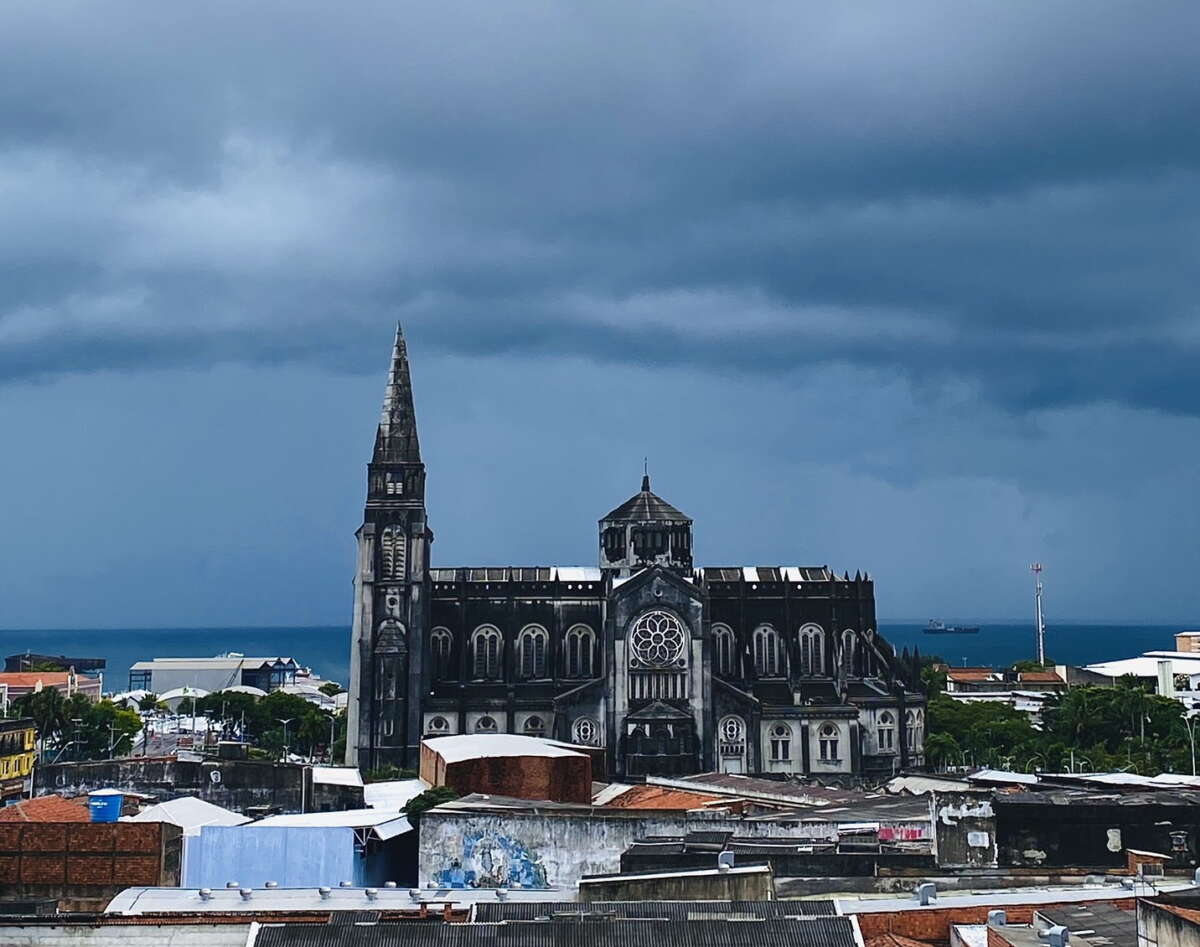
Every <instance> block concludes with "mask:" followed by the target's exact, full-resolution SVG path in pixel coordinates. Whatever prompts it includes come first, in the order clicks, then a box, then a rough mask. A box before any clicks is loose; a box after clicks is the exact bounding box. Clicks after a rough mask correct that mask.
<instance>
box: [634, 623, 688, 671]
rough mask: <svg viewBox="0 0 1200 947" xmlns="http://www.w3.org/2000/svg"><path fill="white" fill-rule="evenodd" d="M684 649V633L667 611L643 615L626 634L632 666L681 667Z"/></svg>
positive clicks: (685, 644) (681, 626)
mask: <svg viewBox="0 0 1200 947" xmlns="http://www.w3.org/2000/svg"><path fill="white" fill-rule="evenodd" d="M686 646H687V632H685V631H684V629H683V625H682V624H680V621H679V619H678V618H676V617H675V616H674V615H671V614H669V613H667V612H657V611H656V612H647V613H646V614H645V615H643V616H642V617H641V618H639V619H638V620H637V621H636V622H635V623H634V626H633V631H631V632H630V635H629V648H630V650H631V651H632V652H633V658H634V661H635V662H636V663H635V664H634V666H635V667H636V666H639V665H640V666H641V667H646V668H673V667H683V665H684V659H683V658H684V649H685V648H686Z"/></svg>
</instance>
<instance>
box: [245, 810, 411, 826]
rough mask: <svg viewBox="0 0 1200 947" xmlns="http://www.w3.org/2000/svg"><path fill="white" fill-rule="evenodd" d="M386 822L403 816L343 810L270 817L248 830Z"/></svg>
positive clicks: (371, 824)
mask: <svg viewBox="0 0 1200 947" xmlns="http://www.w3.org/2000/svg"><path fill="white" fill-rule="evenodd" d="M384 822H404V825H406V826H407V825H408V820H407V819H404V817H403V816H400V817H397V816H396V814H395V813H389V811H386V810H384V809H343V810H341V811H336V813H292V814H289V815H269V816H266V819H259V820H258V821H257V822H251V823H250V825H248V826H246V827H247V828H271V827H272V826H274V827H289V826H308V827H313V828H340V827H346V828H374V827H376V826H382V825H383V823H384Z"/></svg>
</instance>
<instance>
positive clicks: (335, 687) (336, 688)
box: [317, 681, 345, 697]
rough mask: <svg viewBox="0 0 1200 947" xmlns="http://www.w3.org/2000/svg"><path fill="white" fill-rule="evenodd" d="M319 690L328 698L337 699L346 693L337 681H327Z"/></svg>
mask: <svg viewBox="0 0 1200 947" xmlns="http://www.w3.org/2000/svg"><path fill="white" fill-rule="evenodd" d="M317 690H319V691H320V692H321V693H322V694H324V695H325V696H326V697H337V695H338V694H341V693H344V692H345V688H343V687H342V685H341V684H338V683H337V682H335V681H326V682H325V683H324V684H322V685H321V686H320V687H318V688H317Z"/></svg>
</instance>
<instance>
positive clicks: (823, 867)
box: [621, 850, 936, 878]
mask: <svg viewBox="0 0 1200 947" xmlns="http://www.w3.org/2000/svg"><path fill="white" fill-rule="evenodd" d="M734 857H735V858H736V862H735V863H736V864H738V865H770V866H771V868H772V870H773V871H774V873H775V876H776V878H788V877H827V878H862V877H873V876H875V875H878V874H879V873H880V872H884V873H886V872H889V871H900V872H910V873H920V872H932V871H935V870H936V869H935V865H936V863H935V862H934V859H933V856H932V855H923V854H918V853H915V852H914V853H912V854H879V855H877V854H873V853H869V852H861V853H860V852H854V853H838V852H819V853H814V854H812V855H795V854H788V853H780V854H773V853H769V852H755V853H753V854H741V853H739V852H736V851H735V852H734ZM715 861H716V855H715V854H713V853H711V852H685V853H684V854H658V853H654V852H644V853H643V852H638V851H636V850H635V851H634V852H625V853H624V854H622V856H621V870H622V871H689V870H694V869H697V868H711V867H712V866H713V864H714V863H715Z"/></svg>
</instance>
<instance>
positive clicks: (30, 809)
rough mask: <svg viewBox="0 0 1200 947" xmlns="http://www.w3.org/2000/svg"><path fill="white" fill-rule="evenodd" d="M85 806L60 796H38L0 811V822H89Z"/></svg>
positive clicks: (89, 818)
mask: <svg viewBox="0 0 1200 947" xmlns="http://www.w3.org/2000/svg"><path fill="white" fill-rule="evenodd" d="M91 820H92V818H91V815H90V814H89V813H88V808H87V806H81V805H80V804H79V803H77V802H72V801H71V800H70V799H64V798H63V797H62V796H38V797H37V798H36V799H23V800H22V801H21V802H18V803H15V804H14V805H11V806H5V807H4V808H3V809H0V822H90V821H91Z"/></svg>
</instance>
